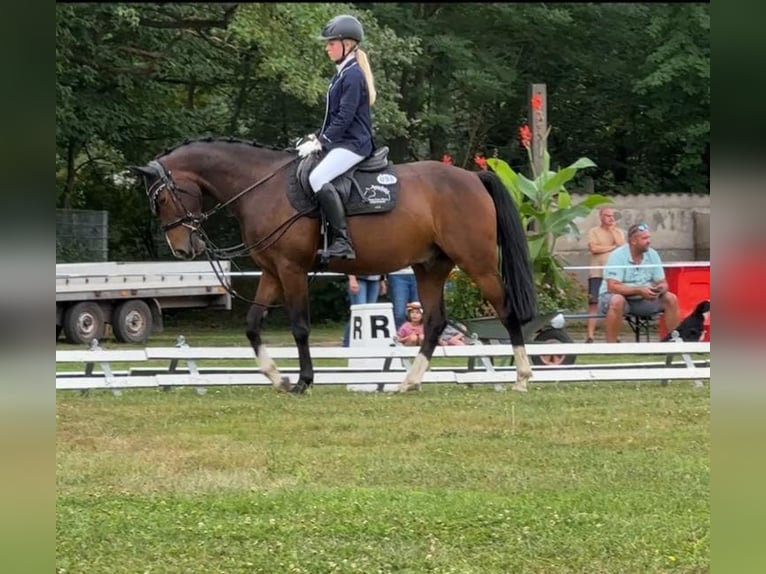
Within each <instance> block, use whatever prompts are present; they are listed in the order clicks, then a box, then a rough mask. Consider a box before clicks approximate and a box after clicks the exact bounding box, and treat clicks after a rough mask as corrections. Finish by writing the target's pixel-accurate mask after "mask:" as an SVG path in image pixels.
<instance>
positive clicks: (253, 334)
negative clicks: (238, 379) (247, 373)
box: [246, 272, 292, 392]
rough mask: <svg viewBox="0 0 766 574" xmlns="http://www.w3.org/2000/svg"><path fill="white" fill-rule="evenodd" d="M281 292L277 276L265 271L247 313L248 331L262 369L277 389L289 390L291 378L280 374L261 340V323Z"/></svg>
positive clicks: (248, 336)
mask: <svg viewBox="0 0 766 574" xmlns="http://www.w3.org/2000/svg"><path fill="white" fill-rule="evenodd" d="M280 293H281V288H280V286H279V282H278V281H277V280H276V278H275V277H273V276H272V275H269V274H268V273H266V272H264V273H263V275H262V276H261V280H260V281H259V282H258V288H257V289H256V292H255V303H253V305H252V306H251V307H250V310H249V311H248V313H247V332H246V333H247V338H248V339H249V340H250V345H252V347H253V350H254V351H255V356H256V358H257V360H258V366H259V368H260V371H261V372H262V373H263V374H264V375H266V377H268V379H269V380H270V381H271V384H272V385H273V386H274V388H275V389H276V390H278V391H283V392H288V391H290V390H291V388H292V383H290V379H288V378H287V377H285V376H282V375H281V374H280V372H279V369H278V368H277V364H276V363H275V362H274V359H272V358H271V355H269V352H268V351H267V350H266V346H265V345H264V344H263V342H262V341H261V323H263V319H264V317H265V316H266V310H267V309H268V306H269V305H270V304H271V303H273V302H274V301H276V300H277V297H278V296H279V294H280Z"/></svg>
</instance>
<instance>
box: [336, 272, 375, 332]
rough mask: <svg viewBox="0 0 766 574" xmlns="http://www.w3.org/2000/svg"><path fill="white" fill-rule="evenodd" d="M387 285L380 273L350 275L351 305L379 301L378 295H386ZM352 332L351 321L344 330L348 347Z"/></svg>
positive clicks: (349, 297) (349, 296) (349, 293)
mask: <svg viewBox="0 0 766 574" xmlns="http://www.w3.org/2000/svg"><path fill="white" fill-rule="evenodd" d="M385 292H386V285H385V283H384V282H383V279H382V278H381V276H380V275H349V276H348V299H349V301H350V304H351V305H359V304H360V303H377V302H378V295H379V294H381V293H382V294H383V295H385ZM350 334H351V322H350V321H349V322H348V323H346V329H345V331H344V332H343V346H344V347H348V345H349V336H350Z"/></svg>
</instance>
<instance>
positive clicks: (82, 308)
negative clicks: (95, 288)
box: [64, 301, 106, 345]
mask: <svg viewBox="0 0 766 574" xmlns="http://www.w3.org/2000/svg"><path fill="white" fill-rule="evenodd" d="M105 328H106V324H105V322H104V312H103V311H102V310H101V307H100V306H99V305H98V304H97V303H91V302H90V301H82V302H80V303H76V304H74V305H72V306H71V307H69V308H68V309H67V310H66V312H65V313H64V337H65V338H66V340H67V342H69V343H74V344H76V345H87V344H88V343H90V342H91V341H92V340H93V339H99V340H100V339H103V338H104V331H105Z"/></svg>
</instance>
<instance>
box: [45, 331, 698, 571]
mask: <svg viewBox="0 0 766 574" xmlns="http://www.w3.org/2000/svg"><path fill="white" fill-rule="evenodd" d="M154 344H157V343H154ZM198 344H210V343H198ZM70 348H71V347H70ZM56 421H57V444H56V459H57V476H56V481H57V489H56V492H57V511H56V514H57V517H56V550H57V555H56V565H57V571H58V572H60V573H64V572H68V573H69V572H88V573H93V572H105V573H107V572H108V573H136V572H152V573H160V572H161V573H185V574H186V573H191V572H195V573H196V572H205V573H246V572H247V573H251V572H252V573H255V572H258V573H261V572H263V573H282V572H305V573H325V572H328V573H329V572H344V573H345V572H349V573H350V572H363V573H371V572H406V573H420V572H423V573H426V572H433V573H437V572H438V573H447V572H454V573H466V574H468V573H477V574H479V573H500V572H535V573H537V572H539V573H543V572H545V573H551V572H587V573H601V572H603V573H607V572H609V573H624V572H635V573H645V572H706V571H709V569H710V557H709V554H710V502H709V496H710V458H709V452H710V394H709V390H708V388H707V386H706V388H705V389H703V390H699V389H697V390H695V389H693V388H692V386H691V384H690V383H676V384H671V385H670V386H667V387H663V386H660V385H659V384H658V383H630V384H628V383H604V384H583V385H572V384H570V385H555V384H539V385H533V386H532V390H531V391H530V393H528V394H526V395H519V394H516V393H510V392H508V393H498V392H496V391H494V390H493V388H492V386H491V385H486V386H477V387H473V388H466V387H462V386H451V385H450V386H444V385H442V386H439V385H430V386H429V385H426V386H425V387H424V389H423V391H421V392H420V393H418V394H411V395H406V396H398V395H389V394H383V395H379V394H367V393H360V394H355V393H349V392H347V391H346V390H345V389H343V388H342V387H339V388H334V387H328V386H323V387H319V388H318V389H316V390H314V391H313V392H312V393H311V394H310V395H308V396H304V397H292V396H286V395H278V394H276V393H274V392H273V391H272V390H271V389H269V388H217V389H210V390H209V392H208V394H206V395H204V396H198V395H196V394H195V393H194V391H193V389H175V390H173V391H170V392H161V391H155V390H131V391H129V392H125V393H124V394H123V396H121V397H115V396H113V395H112V394H111V393H109V392H91V393H90V394H88V395H80V394H79V393H75V392H59V393H58V394H57V404H56Z"/></svg>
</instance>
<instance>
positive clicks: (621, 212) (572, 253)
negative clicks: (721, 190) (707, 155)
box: [556, 194, 710, 283]
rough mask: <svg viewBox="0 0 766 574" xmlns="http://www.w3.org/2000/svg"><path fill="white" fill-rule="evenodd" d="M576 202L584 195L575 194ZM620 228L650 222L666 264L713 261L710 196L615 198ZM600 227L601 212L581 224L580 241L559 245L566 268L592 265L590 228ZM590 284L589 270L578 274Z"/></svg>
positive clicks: (567, 240) (574, 239)
mask: <svg viewBox="0 0 766 574" xmlns="http://www.w3.org/2000/svg"><path fill="white" fill-rule="evenodd" d="M572 199H573V200H574V201H575V202H577V201H580V200H582V199H583V196H578V195H574V196H573V198H572ZM612 199H613V201H614V203H613V204H612V205H611V207H612V209H614V214H615V218H616V220H617V225H618V226H619V227H620V228H621V229H622V230H623V231H625V232H626V233H627V230H628V228H629V227H630V226H631V225H633V224H634V223H642V222H643V223H648V224H649V227H650V229H651V232H652V247H654V248H655V249H656V250H657V251H658V252H659V253H660V256H661V257H662V260H663V261H665V262H670V261H708V260H710V196H709V195H691V194H653V195H631V196H624V197H623V196H615V197H613V198H612ZM598 224H599V218H598V209H596V210H594V211H593V212H592V213H591V214H590V215H589V216H588V217H587V218H581V219H580V220H578V221H577V226H578V228H579V229H580V233H581V235H580V237H579V239H578V238H577V237H575V236H574V234H570V235H568V236H565V237H561V238H560V239H559V240H558V242H557V243H556V253H557V254H558V255H559V256H560V257H561V259H562V261H564V262H565V264H566V265H588V258H589V254H588V245H587V241H586V234H587V232H588V229H590V228H591V227H593V226H594V225H598ZM576 273H577V275H578V277H580V278H581V279H582V280H583V281H584V282H586V283H587V276H588V274H587V271H577V272H576Z"/></svg>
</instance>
